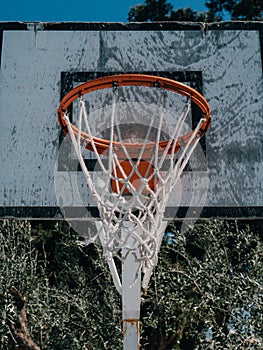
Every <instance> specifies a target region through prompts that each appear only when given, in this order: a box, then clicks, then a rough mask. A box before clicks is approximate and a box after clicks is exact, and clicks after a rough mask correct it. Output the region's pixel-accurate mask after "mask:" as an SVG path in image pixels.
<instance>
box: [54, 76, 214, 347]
mask: <svg viewBox="0 0 263 350" xmlns="http://www.w3.org/2000/svg"><path fill="white" fill-rule="evenodd" d="M122 87H125V88H126V87H127V88H132V87H144V88H146V89H147V90H148V88H149V89H155V90H157V92H158V94H159V102H158V103H160V104H161V105H162V106H161V107H160V109H159V112H158V115H157V116H156V115H155V116H153V117H152V118H151V120H150V122H149V125H148V127H147V128H146V129H145V132H144V134H143V135H140V137H139V136H138V134H140V126H139V127H137V131H136V130H135V132H134V131H132V130H130V135H129V136H128V137H127V138H126V137H124V136H123V132H122V125H121V123H120V121H119V120H118V118H117V116H116V108H117V99H118V89H120V88H122ZM105 89H112V103H111V114H110V115H106V116H104V117H106V118H108V119H109V124H110V128H109V132H108V138H106V137H105V138H103V137H98V136H97V135H93V132H92V128H91V115H89V112H88V110H87V105H86V101H85V100H84V96H85V95H87V96H86V97H85V98H87V97H88V96H89V94H90V93H92V92H94V91H98V90H99V91H102V90H105ZM167 92H169V93H172V94H173V93H175V94H179V95H181V96H183V98H185V100H186V101H185V104H184V107H183V109H182V111H181V113H180V115H179V117H178V120H177V122H176V125H175V127H174V129H173V130H169V131H170V132H169V135H168V134H167V133H165V132H164V130H163V126H164V115H165V108H164V105H165V100H166V95H167ZM145 96H146V94H145ZM142 97H143V96H142ZM160 101H161V102H160ZM73 102H78V120H77V123H76V125H74V123H73V121H72V120H71V116H70V113H69V112H68V111H69V108H70V106H71V105H72V103H73ZM191 103H194V104H196V105H197V106H198V107H199V108H200V110H201V114H202V117H201V118H200V120H199V122H198V123H197V125H196V127H195V128H194V129H192V130H191V131H188V132H186V133H184V132H183V126H184V123H185V120H186V117H187V116H188V114H189V111H190V109H191ZM154 118H156V119H157V121H158V125H157V127H156V128H155V129H154V127H153V121H152V120H153V119H154ZM58 120H59V124H60V126H61V128H62V130H63V132H64V133H65V134H66V135H67V136H69V137H70V139H71V141H72V143H73V146H74V149H75V152H76V154H77V157H78V160H79V162H80V165H81V168H82V171H83V173H84V176H85V178H86V181H87V184H88V186H89V188H90V191H91V193H92V196H93V201H94V203H95V204H96V206H97V207H98V209H99V213H100V218H101V221H100V222H98V223H97V234H96V235H95V236H94V237H92V238H91V239H90V240H88V241H87V244H89V243H91V242H94V241H95V240H96V239H97V238H99V239H100V242H101V244H102V246H103V251H104V256H105V257H106V259H107V261H108V264H109V267H110V270H111V273H112V276H113V280H114V283H115V286H116V288H117V290H118V291H119V292H120V294H122V299H123V320H124V326H123V327H124V330H125V332H124V333H125V334H126V331H127V334H129V330H132V329H133V328H134V325H133V323H132V321H131V320H133V321H134V320H137V321H138V322H139V310H140V288H141V279H140V275H141V271H142V272H143V274H144V277H143V280H142V288H143V289H146V288H147V286H148V283H149V280H150V276H151V273H152V270H153V267H154V266H155V265H156V264H157V258H158V252H159V249H160V245H161V241H162V238H163V235H164V230H165V224H164V221H163V218H164V212H165V207H166V204H167V202H168V198H169V195H170V193H171V191H172V189H173V188H174V187H175V185H176V183H177V181H178V179H179V178H180V175H181V173H182V171H183V170H184V168H185V166H186V164H187V163H188V161H189V159H190V157H191V154H192V153H193V151H194V149H195V147H196V146H197V144H198V142H199V140H200V138H201V137H202V136H203V135H204V134H205V133H206V131H207V130H208V128H209V126H210V122H211V117H210V108H209V105H208V103H207V101H206V100H205V98H204V97H203V96H202V95H201V94H199V93H198V92H197V91H196V90H194V89H192V88H191V87H189V86H187V85H184V84H182V83H179V82H177V81H173V80H171V79H166V78H162V77H157V76H151V75H143V74H120V75H113V76H107V77H104V78H99V79H95V80H92V81H89V82H86V83H84V84H81V85H79V86H77V87H76V88H74V89H73V90H71V91H70V92H69V93H68V94H67V95H66V96H65V97H64V98H63V99H62V101H61V103H60V106H59V109H58ZM128 129H129V128H128ZM141 129H143V128H141ZM153 129H154V132H153ZM128 131H129V130H128ZM84 149H87V150H90V151H92V152H93V153H94V155H95V157H96V159H97V162H98V165H99V167H100V171H101V172H102V176H103V178H104V181H101V183H102V184H100V185H98V184H97V183H95V182H94V181H93V178H92V176H91V173H90V172H89V170H88V168H87V166H86V164H85V161H84V158H83V150H84ZM105 157H106V163H107V164H106V165H105ZM114 258H119V259H120V260H121V261H122V282H121V278H120V277H119V275H118V272H117V269H116V266H115V262H114ZM138 322H137V323H135V324H136V329H137V330H135V331H132V333H134V332H135V333H136V332H137V333H136V334H137V338H138ZM131 338H134V337H131ZM135 338H136V337H135ZM126 342H127V344H129V345H127V346H126V345H124V348H125V349H130V348H132V349H134V348H135V345H134V344H135V343H136V342H137V343H138V339H137V340H136V339H135V343H134V339H133V340H129V336H125V337H124V344H125V343H126ZM131 344H133V345H131ZM137 345H138V344H137Z"/></svg>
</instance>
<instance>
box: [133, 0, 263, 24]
mask: <svg viewBox="0 0 263 350" xmlns="http://www.w3.org/2000/svg"><path fill="white" fill-rule="evenodd" d="M205 5H206V7H207V8H208V11H206V12H197V11H195V10H192V9H191V8H190V7H186V8H185V9H183V8H179V9H177V10H174V9H173V7H172V5H171V4H170V3H167V1H166V0H145V3H144V4H138V5H136V6H133V7H131V9H130V11H129V13H128V21H129V22H147V21H188V22H217V21H222V20H223V19H224V18H226V17H229V18H231V19H232V20H250V21H260V20H263V4H262V0H208V1H207V2H206V3H205Z"/></svg>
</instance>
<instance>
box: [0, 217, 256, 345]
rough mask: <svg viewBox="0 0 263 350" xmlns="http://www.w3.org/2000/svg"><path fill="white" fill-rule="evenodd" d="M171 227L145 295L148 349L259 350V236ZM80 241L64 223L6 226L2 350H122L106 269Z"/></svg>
mask: <svg viewBox="0 0 263 350" xmlns="http://www.w3.org/2000/svg"><path fill="white" fill-rule="evenodd" d="M170 228H171V230H173V232H174V233H173V236H172V237H171V236H170V237H169V239H164V242H163V245H162V248H161V251H160V257H159V263H158V266H157V268H156V270H155V272H154V275H153V276H152V279H151V284H150V286H149V289H148V292H147V294H146V295H143V296H142V297H143V300H142V310H141V320H142V332H141V333H142V334H141V339H142V340H141V344H142V348H143V349H144V350H161V349H162V350H169V349H170V350H177V349H183V350H193V349H200V350H201V349H217V350H228V349H229V350H230V349H254V350H257V349H258V350H259V349H262V346H263V342H262V341H263V332H262V314H263V300H262V289H263V285H262V284H263V281H262V270H263V242H262V240H260V238H259V236H258V235H257V234H256V233H253V232H252V231H251V230H250V229H249V227H244V228H240V227H239V226H238V224H237V223H228V222H224V221H209V222H203V223H200V224H198V225H195V227H193V228H191V229H189V230H188V231H187V232H184V233H183V232H180V231H178V230H176V227H175V226H171V227H170ZM78 239H79V238H78V236H77V234H76V233H74V232H72V231H71V230H70V229H69V228H68V226H67V225H66V224H65V223H56V224H50V227H48V228H46V229H43V228H41V227H32V226H31V225H30V224H29V223H26V222H23V221H22V222H21V221H4V222H2V223H0V247H1V250H0V313H1V315H2V319H1V327H0V349H1V350H14V349H16V350H22V349H23V350H29V349H30V350H39V348H40V349H41V350H46V349H48V350H62V349H63V350H90V349H116V350H117V349H122V335H121V300H120V297H119V295H118V293H117V292H116V290H115V288H114V287H113V283H112V280H111V276H110V273H109V270H108V267H107V263H106V262H105V260H104V259H103V258H102V252H101V249H100V248H99V247H97V246H96V245H91V246H88V247H85V248H81V246H79V245H78V244H77V241H78ZM208 330H209V332H208ZM208 335H209V336H208ZM30 346H31V347H30Z"/></svg>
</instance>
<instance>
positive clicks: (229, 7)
mask: <svg viewBox="0 0 263 350" xmlns="http://www.w3.org/2000/svg"><path fill="white" fill-rule="evenodd" d="M205 5H206V7H207V8H208V10H209V11H208V13H207V19H208V21H209V22H215V21H222V20H223V19H224V17H225V15H227V14H228V15H229V16H230V17H231V19H232V20H250V21H256V20H262V19H263V2H262V0H209V1H207V2H206V3H205Z"/></svg>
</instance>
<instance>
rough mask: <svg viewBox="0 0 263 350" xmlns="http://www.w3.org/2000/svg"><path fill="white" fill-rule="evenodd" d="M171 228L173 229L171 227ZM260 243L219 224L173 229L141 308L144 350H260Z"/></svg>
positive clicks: (233, 227)
mask: <svg viewBox="0 0 263 350" xmlns="http://www.w3.org/2000/svg"><path fill="white" fill-rule="evenodd" d="M174 229H175V228H174ZM262 253H263V243H262V241H261V240H260V238H259V237H258V236H257V235H256V234H254V233H252V232H251V231H250V230H249V229H248V228H243V229H240V228H239V227H238V226H237V224H230V223H227V222H223V221H211V222H205V223H200V224H199V225H196V226H195V227H194V228H193V229H190V230H188V231H187V232H185V233H182V232H179V231H175V232H174V236H173V238H171V236H169V239H168V242H166V244H165V243H164V244H163V245H162V249H161V251H160V257H159V263H158V266H157V269H156V272H155V276H154V278H153V279H152V284H151V286H150V288H149V295H148V296H147V297H146V298H145V300H144V304H143V313H142V314H143V317H144V319H143V322H142V324H143V325H145V326H144V328H143V334H142V336H143V337H144V338H146V339H148V344H150V343H152V342H153V339H155V341H156V343H155V345H154V346H153V347H151V346H150V345H149V347H145V349H187V350H191V349H200V350H201V349H202V350H203V349H217V350H226V349H239V350H240V349H261V348H262V346H263V342H262V341H263V331H262V315H263V294H262V292H263V283H262V282H263V276H262V271H263V254H262Z"/></svg>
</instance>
